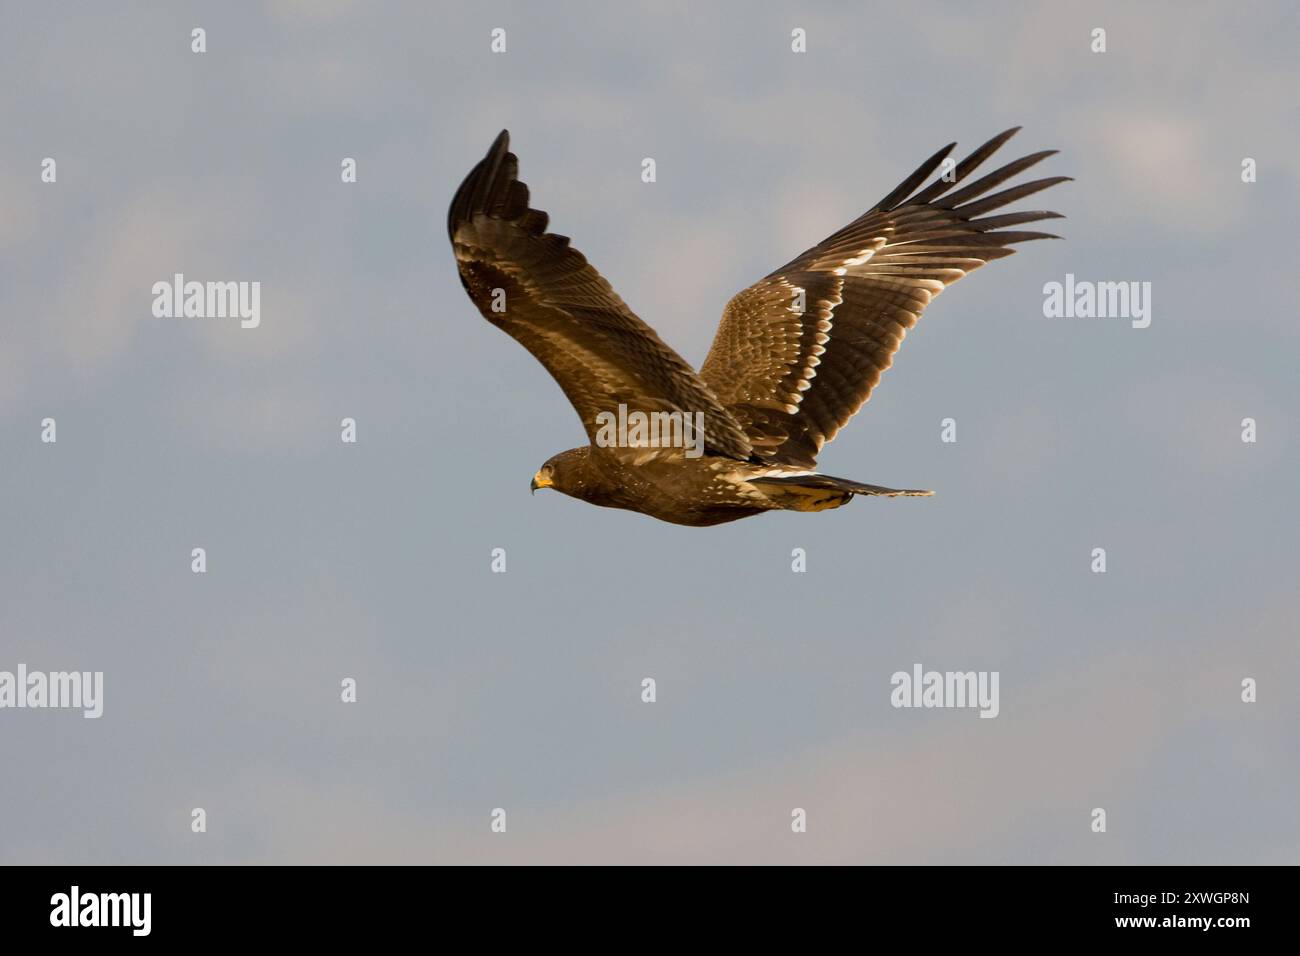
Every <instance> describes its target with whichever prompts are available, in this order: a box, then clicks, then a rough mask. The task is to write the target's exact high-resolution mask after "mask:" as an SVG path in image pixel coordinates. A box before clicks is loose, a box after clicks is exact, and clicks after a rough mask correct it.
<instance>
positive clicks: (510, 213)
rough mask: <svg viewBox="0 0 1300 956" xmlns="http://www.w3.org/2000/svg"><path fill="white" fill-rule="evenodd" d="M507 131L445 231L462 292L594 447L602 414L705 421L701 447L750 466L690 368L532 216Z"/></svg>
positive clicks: (730, 421) (744, 447) (745, 442)
mask: <svg viewBox="0 0 1300 956" xmlns="http://www.w3.org/2000/svg"><path fill="white" fill-rule="evenodd" d="M509 144H510V138H509V134H508V133H507V132H506V131H505V130H502V132H501V135H500V136H498V137H497V138H496V142H494V143H493V144H492V148H491V149H490V150H488V154H487V156H485V157H484V158H483V160H482V161H481V162H480V163H479V164H478V165H477V166H475V167H474V169H473V171H471V172H470V174H469V175H468V176H467V177H466V178H465V181H464V182H463V183H461V186H460V189H458V190H457V191H456V197H455V198H454V199H453V200H452V203H451V209H450V210H449V211H448V213H447V231H448V233H450V235H451V244H452V248H453V249H454V250H455V253H456V263H457V267H458V268H459V270H460V280H461V283H462V284H463V285H464V286H465V291H466V292H468V293H469V297H470V298H471V299H473V300H474V304H475V305H477V306H478V308H479V311H480V312H482V313H483V317H484V318H486V319H487V320H488V321H489V322H491V323H492V324H493V325H495V326H497V327H498V328H500V329H502V330H504V331H505V332H508V333H509V334H510V335H511V336H512V337H513V338H515V339H516V340H517V341H518V342H519V343H520V344H521V345H523V347H524V348H526V349H528V351H530V352H532V353H533V356H534V357H535V358H536V359H537V360H538V361H539V362H541V363H542V365H544V366H545V367H546V370H547V371H548V372H550V373H551V376H552V377H553V378H554V379H555V381H556V382H558V383H559V386H560V388H561V389H563V390H564V394H565V395H566V396H567V397H568V399H569V401H570V402H571V403H572V405H573V407H574V408H575V409H576V410H577V412H578V416H579V417H580V418H581V419H582V424H583V427H584V428H585V429H586V430H587V435H588V437H589V438H590V439H591V441H592V442H593V443H594V442H595V440H596V432H597V429H598V428H599V422H598V421H597V415H599V414H600V413H601V412H608V413H612V414H614V415H617V414H618V407H619V405H626V406H627V410H628V412H633V411H641V412H645V413H646V414H651V413H654V412H673V411H679V412H684V413H689V414H695V413H698V412H702V413H703V414H704V446H705V448H707V449H708V450H709V451H711V452H713V453H716V454H721V455H730V456H732V457H735V458H739V459H747V458H749V457H750V456H751V454H752V448H751V446H750V443H749V439H748V437H747V436H746V434H745V432H744V431H743V430H742V429H741V427H740V425H739V424H738V423H737V421H736V420H735V419H734V418H733V417H732V416H731V414H730V413H729V412H727V410H726V409H724V408H723V407H722V405H721V403H719V401H718V399H717V398H716V397H715V396H714V395H713V393H712V392H711V391H710V390H709V388H708V387H707V386H706V385H705V384H704V383H703V382H702V381H701V380H700V378H699V376H698V375H697V374H696V373H695V370H694V369H692V368H691V367H690V365H688V364H687V363H686V361H685V360H684V359H683V358H682V357H681V356H680V355H678V354H677V353H676V352H674V351H673V350H672V349H670V348H669V347H668V346H667V345H665V344H664V343H663V341H661V340H660V338H659V336H658V335H656V334H655V333H654V330H653V329H651V328H650V327H649V326H648V325H646V324H645V323H644V322H642V321H641V320H640V319H638V318H637V317H636V316H635V315H634V314H633V313H632V310H631V309H629V308H628V307H627V306H626V305H624V304H623V300H622V299H620V298H619V297H618V295H617V294H616V293H615V292H614V290H613V289H612V288H610V285H609V283H608V282H606V281H605V280H604V279H603V278H602V277H601V275H600V273H599V272H597V271H596V270H595V269H594V268H592V267H591V265H590V264H588V262H587V260H586V258H584V257H583V255H582V253H581V252H579V251H578V250H577V249H574V248H573V247H572V246H570V245H569V240H568V239H567V238H566V237H565V236H557V235H553V234H551V233H548V232H547V231H546V224H547V221H548V217H547V215H546V213H544V212H540V211H538V210H536V209H530V208H529V205H528V187H527V186H525V185H524V184H523V183H521V182H520V181H519V180H518V179H517V178H516V176H517V174H518V169H519V161H518V160H517V159H516V158H515V155H514V154H513V153H511V152H509V149H508V147H509Z"/></svg>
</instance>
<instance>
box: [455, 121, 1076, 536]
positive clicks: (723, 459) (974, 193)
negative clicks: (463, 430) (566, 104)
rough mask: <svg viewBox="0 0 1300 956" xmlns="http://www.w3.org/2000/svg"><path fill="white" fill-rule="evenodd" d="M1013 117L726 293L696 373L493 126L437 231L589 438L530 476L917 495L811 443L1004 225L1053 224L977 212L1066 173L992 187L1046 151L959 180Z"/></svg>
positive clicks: (719, 500)
mask: <svg viewBox="0 0 1300 956" xmlns="http://www.w3.org/2000/svg"><path fill="white" fill-rule="evenodd" d="M1016 129H1018V127H1017V128H1016ZM1016 129H1010V130H1007V131H1006V132H1005V133H1001V134H999V135H997V136H995V137H993V138H992V139H991V140H989V141H988V142H987V143H985V144H984V145H983V146H981V147H980V148H979V149H977V150H975V151H974V152H973V153H971V154H970V155H969V156H967V157H966V158H965V159H963V160H962V161H961V162H959V163H956V164H953V163H952V162H951V161H950V160H949V161H948V163H947V164H945V160H946V159H947V157H948V154H949V153H950V152H951V151H952V149H953V147H954V146H955V145H956V144H955V143H952V144H949V145H948V146H945V147H944V148H943V149H941V150H939V151H938V152H937V153H935V154H934V155H933V156H931V157H930V158H929V159H927V160H926V161H925V162H924V163H922V164H921V165H920V167H918V168H917V170H916V171H915V172H914V173H912V175H910V176H908V177H907V178H906V179H905V180H903V182H902V183H901V184H899V186H898V188H897V189H895V190H894V191H893V192H891V193H890V194H889V195H888V196H886V197H885V198H884V199H882V200H881V201H880V202H878V203H877V204H876V205H875V206H873V207H872V208H871V209H869V210H868V211H867V212H865V213H863V214H862V215H861V216H859V217H858V218H857V219H855V220H854V221H853V222H851V223H849V224H848V225H847V226H845V227H844V228H843V229H841V230H839V232H836V233H835V234H834V235H832V236H830V237H828V238H827V239H825V240H823V241H822V242H820V243H818V244H817V245H815V246H813V247H812V248H811V249H809V250H808V251H807V252H804V253H803V254H802V255H799V256H797V257H796V258H794V259H793V260H791V261H790V262H789V263H787V264H786V265H784V266H782V267H781V268H779V269H777V270H776V271H775V272H772V273H770V274H769V275H767V276H766V277H764V278H762V279H760V280H758V282H756V283H754V284H753V285H751V286H750V287H749V288H748V289H745V290H744V291H743V292H740V293H739V294H738V295H736V296H735V298H733V299H732V300H731V301H730V302H729V303H728V304H727V307H726V310H725V311H724V312H723V313H722V322H721V324H720V325H719V326H718V331H717V334H716V335H715V336H714V339H713V346H712V348H710V350H709V354H708V357H707V358H705V360H704V364H703V365H702V366H701V367H700V369H699V371H698V372H697V371H696V370H695V369H693V368H691V366H690V365H689V364H687V362H686V361H685V360H684V359H683V358H682V357H681V356H680V355H678V354H677V353H676V352H674V351H673V350H672V349H671V348H669V347H668V346H667V345H665V344H664V342H663V340H661V339H660V338H659V336H658V335H656V334H655V332H654V330H653V329H651V328H650V327H649V326H648V325H646V324H645V323H644V322H642V321H641V320H640V319H639V318H637V316H636V315H635V314H634V313H633V312H632V310H631V309H629V308H628V307H627V306H626V305H625V304H624V303H623V300H622V299H620V298H619V297H618V294H617V293H616V292H615V291H614V290H613V289H612V288H611V287H610V285H609V283H608V282H606V281H605V280H604V278H602V277H601V275H600V273H599V272H597V271H596V270H595V269H594V268H593V267H592V266H591V265H590V264H589V263H588V262H587V260H586V258H585V257H584V256H583V255H582V253H580V252H579V251H578V250H577V249H574V248H573V247H572V246H571V245H570V244H569V240H568V238H566V237H565V236H559V235H555V234H554V233H550V232H547V231H546V226H547V222H548V216H547V214H546V213H544V212H541V211H539V210H537V209H533V208H532V207H531V206H530V205H529V200H528V187H527V186H525V185H524V184H523V183H522V182H520V181H519V179H518V178H517V175H518V170H519V162H518V159H517V158H516V157H515V155H514V154H513V153H511V152H510V151H509V143H510V137H509V133H508V131H505V130H503V131H502V132H501V135H499V136H498V137H497V138H496V141H495V142H494V143H493V144H492V148H491V149H489V150H488V152H487V155H486V156H485V157H484V158H483V160H482V161H481V162H479V163H478V165H476V166H475V167H474V169H473V170H472V171H471V172H470V174H469V175H468V176H467V177H466V178H465V181H464V182H463V183H461V186H460V189H458V190H457V191H456V196H455V198H454V199H453V200H452V203H451V209H450V210H449V211H448V214H447V231H448V232H449V233H450V235H451V244H452V248H453V249H454V250H455V254H456V264H457V268H458V269H459V271H460V280H461V284H462V285H464V286H465V291H466V292H468V293H469V297H470V298H471V299H472V300H473V301H474V304H475V305H477V306H478V309H479V311H480V312H481V313H483V317H484V318H486V319H487V320H488V321H489V322H491V323H492V324H493V325H495V326H497V327H498V328H500V329H502V330H503V331H505V332H507V333H508V334H509V335H511V336H512V337H513V338H515V339H516V340H518V341H519V343H520V344H521V345H523V346H524V348H526V349H528V351H530V352H531V353H532V354H533V356H534V357H535V358H536V359H537V360H538V361H539V362H541V363H542V365H543V366H545V367H546V370H547V371H548V372H550V373H551V376H552V377H553V378H554V379H555V380H556V382H558V383H559V385H560V388H561V389H562V390H563V391H564V394H565V396H566V397H567V398H568V399H569V401H570V402H571V403H572V404H573V407H574V408H575V409H576V410H577V412H578V416H579V417H580V418H581V419H582V424H583V427H584V428H585V429H586V431H587V437H588V439H589V444H587V445H584V446H582V447H581V448H571V449H569V450H568V451H563V452H560V453H559V454H558V455H555V456H553V457H552V458H551V459H550V460H549V461H547V462H546V464H544V465H542V467H541V469H540V470H539V471H538V472H537V474H536V475H534V476H533V480H532V489H533V491H536V490H537V489H538V488H554V489H555V490H557V491H561V492H563V493H565V494H567V495H571V496H573V497H575V498H581V499H582V500H583V501H587V502H590V503H591V504H595V505H603V506H605V507H608V508H625V509H628V510H631V511H639V512H641V513H643V514H647V515H651V516H652V517H655V518H659V519H660V520H663V521H670V522H673V523H675V524H682V525H693V526H705V525H715V524H722V523H723V522H726V521H734V520H736V519H737V518H746V517H748V516H750V515H756V514H759V513H760V512H764V511H822V510H824V509H827V508H838V507H839V506H840V505H842V504H846V503H848V502H849V501H850V500H852V499H853V497H854V496H856V495H886V496H895V495H929V494H931V493H932V492H929V491H909V490H900V489H895V488H882V487H880V486H878V485H867V484H863V483H861V482H857V481H849V480H846V479H843V478H833V477H831V476H830V475H823V474H819V473H817V471H816V470H815V466H816V459H817V453H818V452H820V451H821V448H822V446H823V445H825V444H826V443H827V442H828V441H830V440H831V439H833V438H834V437H835V435H836V433H837V432H839V430H840V429H841V428H842V427H843V426H844V425H845V424H846V423H847V422H848V420H849V419H850V418H852V417H853V415H854V414H855V413H856V412H857V411H858V409H859V408H861V407H862V405H863V404H864V403H865V402H866V401H867V399H868V398H869V397H870V395H871V390H872V389H873V388H875V387H876V383H878V382H879V381H880V376H881V374H882V373H883V372H884V371H885V369H887V368H889V366H890V364H891V362H892V361H893V356H894V353H895V352H896V351H898V347H899V346H900V345H901V344H902V342H903V336H904V335H905V334H906V333H907V330H908V329H910V328H911V327H912V326H913V325H915V324H916V320H917V319H918V318H920V316H921V312H922V311H924V309H925V307H926V306H927V305H929V304H930V300H931V299H932V298H934V297H935V296H936V295H938V294H939V293H940V292H942V291H943V290H944V288H945V287H947V286H948V285H950V284H951V283H953V282H956V281H957V280H958V279H960V278H961V277H962V276H964V275H966V274H967V273H968V272H970V271H972V270H973V269H977V268H979V267H980V266H982V265H984V263H986V262H989V261H990V260H993V259H1001V258H1002V257H1003V256H1009V255H1011V253H1012V252H1014V251H1015V250H1014V249H1012V248H1011V246H1012V245H1013V244H1015V243H1018V242H1025V241H1027V240H1030V239H1055V238H1058V237H1056V236H1052V235H1049V234H1048V233H1044V232H1027V231H1023V230H1017V229H1016V228H1015V227H1017V226H1021V225H1023V224H1025V223H1030V222H1037V221H1039V220H1042V219H1058V218H1061V217H1060V214H1059V213H1054V212H1043V211H1041V210H1035V211H1032V212H1012V213H1005V214H1001V215H994V216H990V215H987V214H988V213H990V212H992V211H993V210H995V209H1001V208H1002V207H1004V206H1007V205H1009V204H1010V203H1013V202H1015V201H1016V200H1018V199H1022V198H1024V197H1025V196H1029V195H1032V194H1034V193H1036V192H1038V191H1040V190H1042V189H1046V188H1047V187H1049V186H1052V185H1054V184H1056V183H1059V182H1062V181H1065V180H1068V179H1069V178H1070V177H1068V176H1053V177H1050V178H1047V179H1036V180H1033V181H1032V182H1026V183H1023V184H1021V185H1018V186H1013V187H1010V188H1007V189H1003V190H1000V191H997V192H992V194H991V195H990V192H991V191H992V190H994V189H995V188H996V187H998V186H1000V185H1001V184H1002V183H1004V182H1006V181H1007V180H1008V179H1011V178H1012V177H1013V176H1016V175H1017V174H1019V173H1021V172H1023V171H1024V170H1026V169H1028V168H1029V167H1031V166H1033V165H1034V164H1035V163H1037V162H1039V161H1040V160H1042V159H1044V158H1046V157H1048V156H1051V155H1053V154H1054V153H1055V152H1056V150H1045V151H1043V152H1039V153H1034V154H1032V155H1030V156H1026V157H1024V158H1023V159H1018V160H1016V161H1015V162H1013V163H1008V164H1007V165H1005V166H1003V167H1001V168H1000V169H997V170H995V171H994V172H992V173H989V174H988V175H986V176H984V177H982V178H980V179H977V180H975V181H974V182H972V183H970V184H969V185H966V186H963V187H962V188H955V187H956V186H957V185H958V184H959V183H963V182H965V180H966V179H967V178H969V176H970V174H971V173H972V172H973V171H974V170H975V169H976V167H978V166H979V165H980V164H981V163H982V162H984V160H986V159H987V158H988V157H989V156H990V155H991V154H992V153H994V152H995V151H996V150H997V149H998V147H1000V146H1001V145H1002V144H1003V143H1005V142H1006V141H1007V140H1008V139H1010V138H1011V136H1012V135H1013V134H1015V132H1016ZM941 166H943V167H944V168H943V171H942V172H941V173H940V175H939V176H938V177H937V178H936V179H935V180H934V181H933V182H932V183H930V184H929V185H928V186H924V188H921V187H922V185H923V184H924V183H925V181H926V180H927V179H929V178H930V176H931V175H933V174H934V173H935V171H936V170H938V169H939V168H940V167H941ZM629 422H631V423H632V424H631V427H627V425H628V423H629ZM616 423H617V424H616ZM697 423H698V424H699V425H700V426H701V427H699V428H695V427H693V426H694V425H696V424H697ZM654 426H661V427H654ZM663 432H667V433H668V434H667V436H665V435H664V434H662V433H663Z"/></svg>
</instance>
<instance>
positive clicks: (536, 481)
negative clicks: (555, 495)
mask: <svg viewBox="0 0 1300 956" xmlns="http://www.w3.org/2000/svg"><path fill="white" fill-rule="evenodd" d="M553 484H554V482H553V481H551V479H549V478H546V477H544V476H543V475H542V473H541V472H540V471H539V472H538V473H537V474H535V475H533V480H532V482H531V483H530V484H529V485H528V488H529V490H530V491H532V493H533V494H537V489H538V488H549V487H551V485H553Z"/></svg>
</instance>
